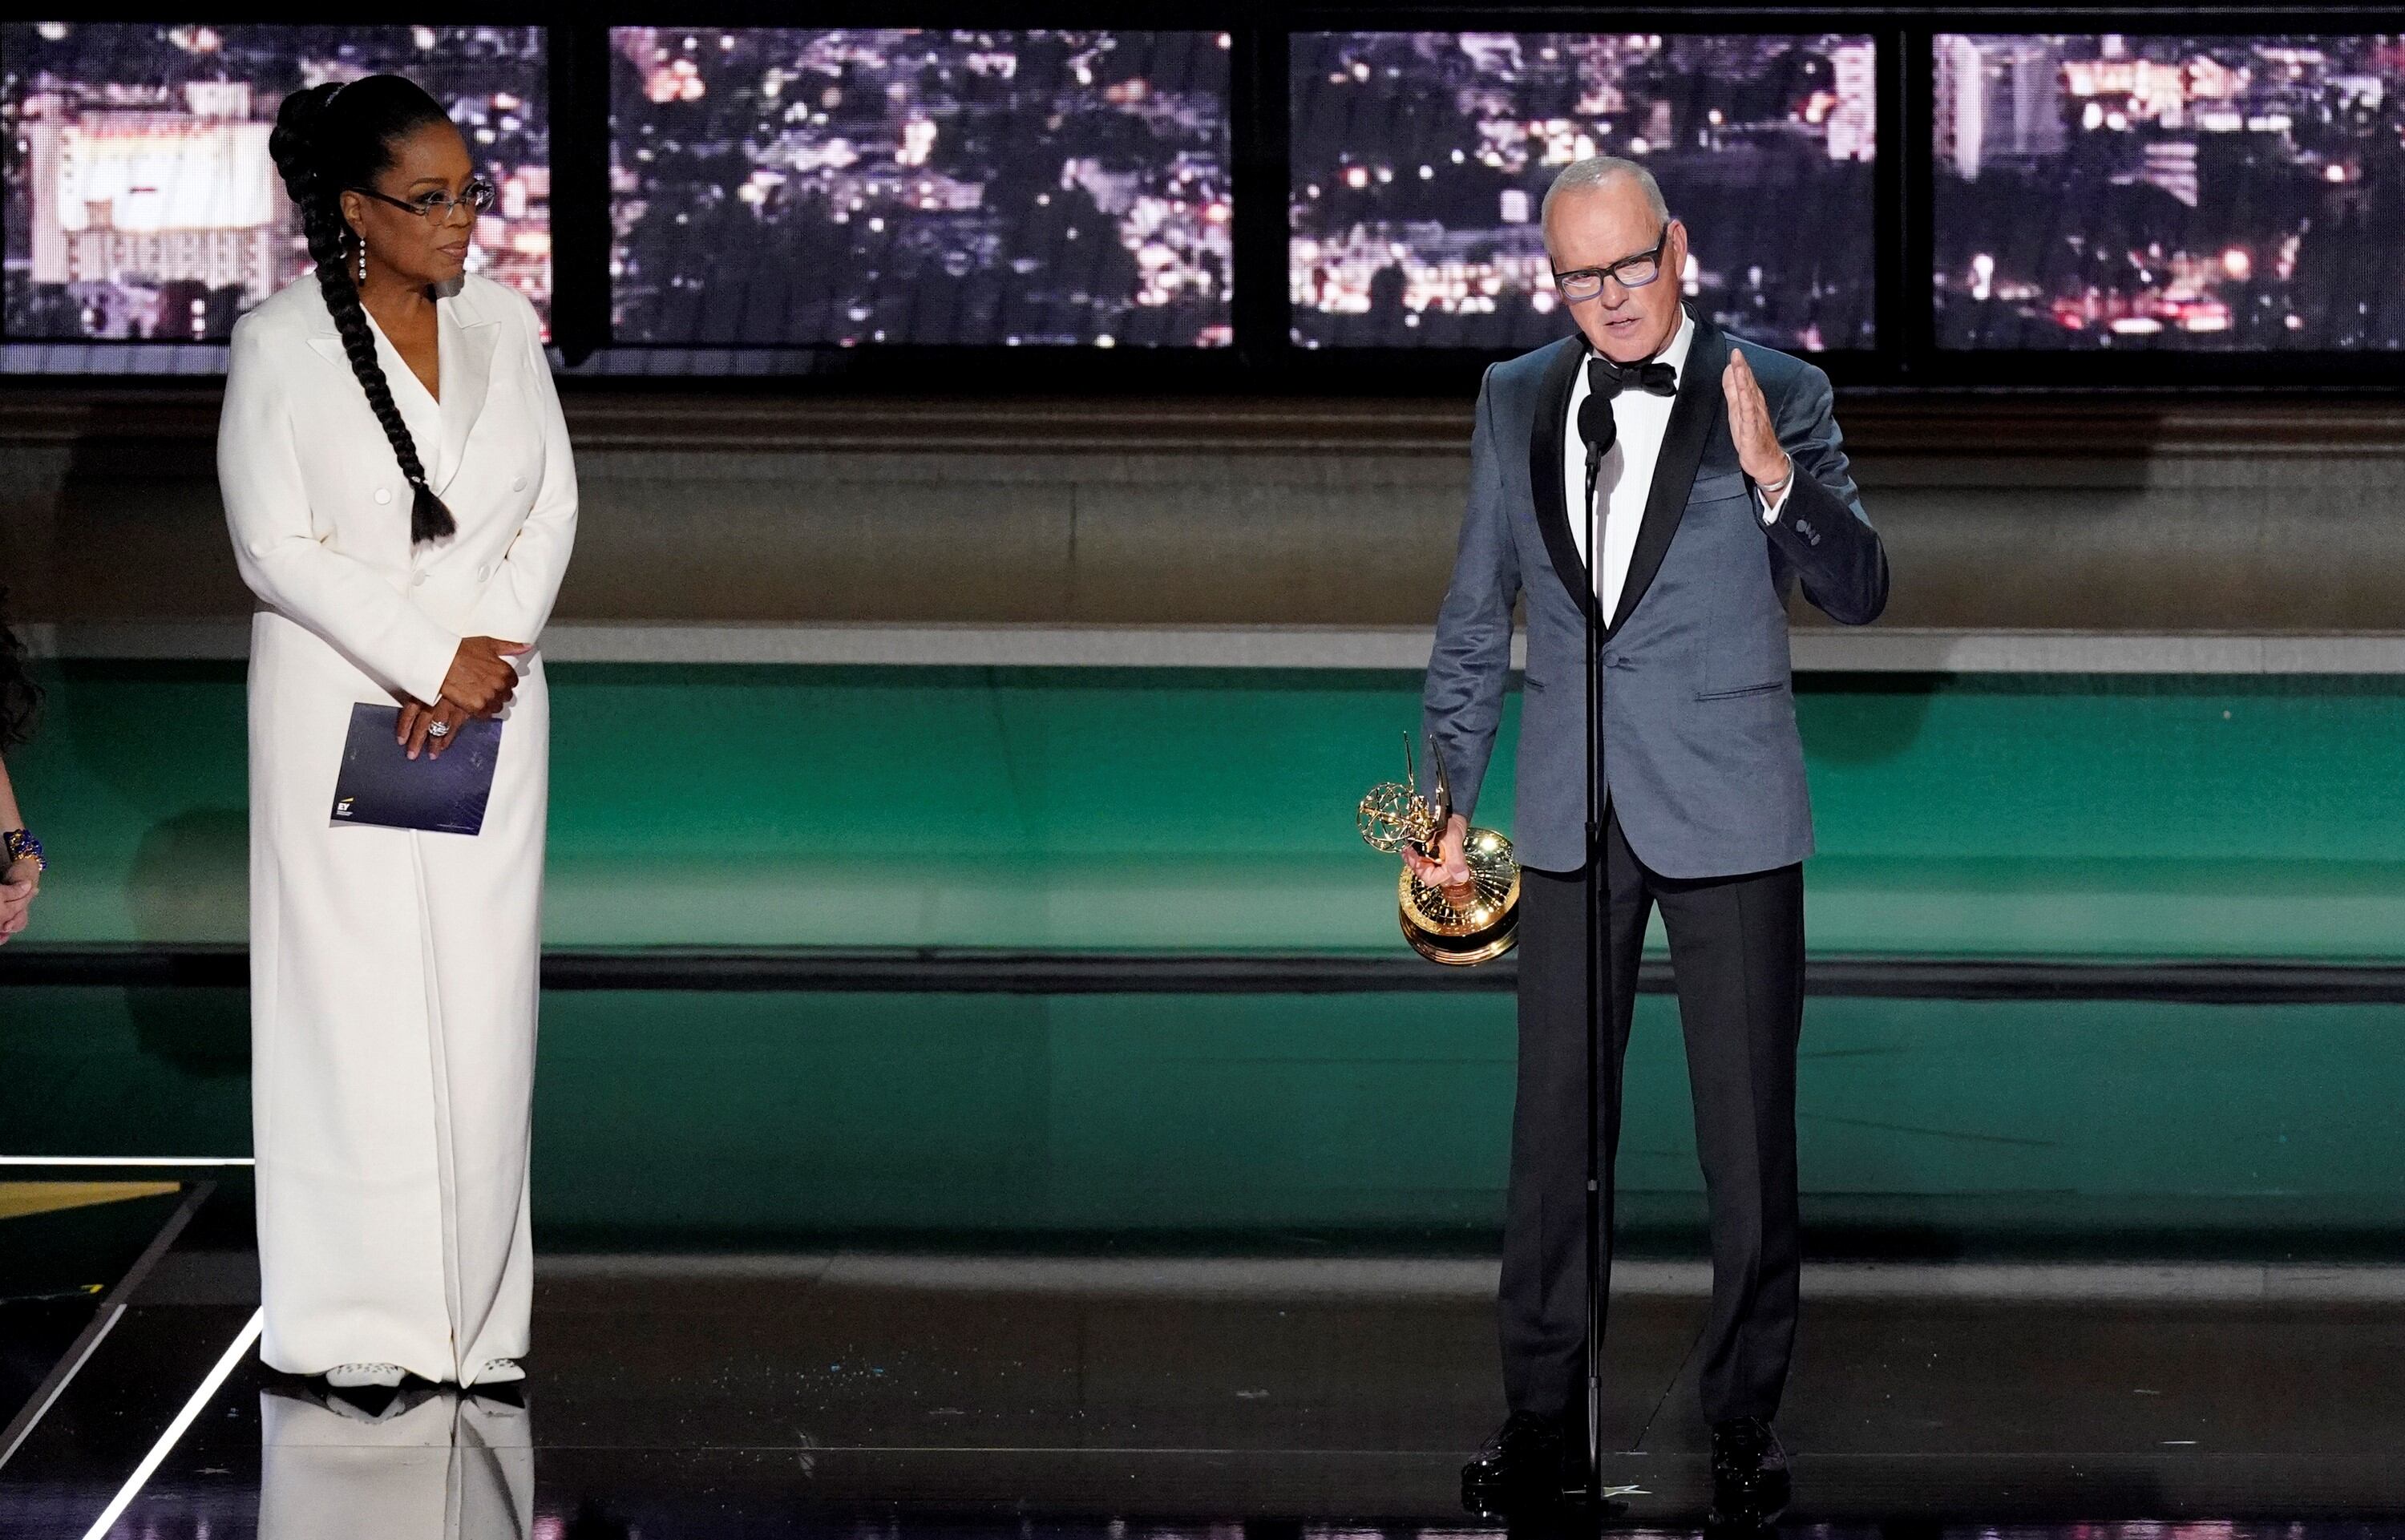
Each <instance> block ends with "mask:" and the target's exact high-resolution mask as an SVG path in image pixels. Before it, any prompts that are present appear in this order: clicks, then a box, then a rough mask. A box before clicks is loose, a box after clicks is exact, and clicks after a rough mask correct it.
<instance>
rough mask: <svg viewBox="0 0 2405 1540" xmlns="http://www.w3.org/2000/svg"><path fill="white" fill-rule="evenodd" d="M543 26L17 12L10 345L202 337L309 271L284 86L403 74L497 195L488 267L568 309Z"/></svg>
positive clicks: (10, 137)
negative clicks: (240, 21)
mask: <svg viewBox="0 0 2405 1540" xmlns="http://www.w3.org/2000/svg"><path fill="white" fill-rule="evenodd" d="M543 57H544V47H543V31H542V29H541V28H540V27H428V26H415V27H413V26H357V25H260V26H204V25H199V24H191V25H169V24H158V25H152V24H147V23H145V24H134V23H128V22H8V23H7V24H5V25H0V72H5V92H0V118H4V119H5V128H6V148H7V165H6V177H5V183H6V188H5V195H6V211H5V222H6V227H7V247H6V251H7V258H6V267H7V336H8V337H9V338H10V339H12V340H35V339H76V338H83V339H111V340H125V341H153V342H204V341H210V340H213V339H220V338H222V337H224V336H225V334H226V333H227V332H228V331H230V330H231V329H232V326H233V322H234V318H235V317H237V316H239V315H241V314H242V312H244V311H245V310H247V309H249V308H250V307H251V306H252V305H255V304H258V303H259V302H260V301H261V300H263V299H265V298H266V297H267V296H268V295H270V294H272V293H274V291H275V290H278V289H280V288H282V287H283V286H284V285H285V284H288V283H289V282H291V281H292V280H293V279H295V278H297V277H299V276H302V275H303V274H305V273H307V272H308V271H309V270H310V264H309V254H308V251H307V249H306V248H305V247H303V245H302V240H301V233H300V223H299V220H298V219H296V218H295V216H294V213H293V209H292V205H291V204H290V203H289V202H288V200H287V199H286V198H285V196H284V188H283V183H282V182H281V180H280V179H279V178H278V177H276V174H275V166H274V162H272V161H270V160H269V159H268V154H267V139H268V134H269V132H270V131H271V130H272V129H273V128H274V122H275V110H276V108H277V106H280V105H281V104H282V102H283V100H284V98H285V96H286V95H287V94H288V92H294V91H297V90H300V89H301V88H302V87H304V86H312V85H316V84H318V83H319V82H321V81H325V80H333V79H353V78H358V77H359V76H363V75H373V74H378V73H383V72H390V73H394V74H399V75H406V76H408V77H409V78H412V79H414V80H415V81H416V82H417V83H418V84H419V85H421V86H424V87H425V88H426V89H427V91H428V92H431V93H432V94H433V96H434V97H435V99H436V100H438V101H440V102H442V103H443V105H444V106H446V107H447V108H448V109H449V111H450V114H451V118H452V120H453V121H454V122H456V123H457V124H458V125H459V128H460V131H461V133H462V134H465V135H466V137H467V141H468V148H469V153H470V154H471V156H473V157H474V158H475V160H476V162H477V163H478V168H479V170H480V171H482V173H483V174H484V175H485V176H486V177H490V178H491V179H492V181H493V183H494V185H495V186H496V187H497V188H499V191H500V196H499V200H498V201H497V202H496V203H495V204H494V205H493V207H492V209H491V211H490V212H489V213H487V214H485V215H484V216H483V217H482V218H480V219H478V220H477V221H476V233H475V244H474V246H473V247H471V251H470V257H469V266H470V270H471V271H472V272H480V273H483V274H484V275H485V276H487V277H491V278H495V279H498V280H499V281H500V282H502V283H506V284H508V285H510V286H511V287H513V288H514V289H516V290H519V291H520V292H522V293H524V294H525V295H526V296H527V298H529V299H531V300H532V301H533V302H534V304H535V306H536V308H537V309H538V310H539V311H541V312H542V313H543V314H544V315H545V316H548V314H549V311H550V303H551V148H550V133H549V125H548V123H547V121H546V120H545V95H546V93H545V90H544V82H543Z"/></svg>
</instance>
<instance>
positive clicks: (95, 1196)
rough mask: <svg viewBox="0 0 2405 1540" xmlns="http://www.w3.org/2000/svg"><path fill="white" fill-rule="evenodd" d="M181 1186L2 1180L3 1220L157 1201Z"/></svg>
mask: <svg viewBox="0 0 2405 1540" xmlns="http://www.w3.org/2000/svg"><path fill="white" fill-rule="evenodd" d="M182 1187H183V1183H181V1182H175V1181H0V1219H22V1218H24V1217H25V1216H26V1215H28V1214H52V1213H56V1212H58V1211H59V1210H60V1209H62V1208H92V1207H94V1206H95V1205H98V1204H103V1203H124V1202H127V1201H129V1200H130V1199H134V1198H155V1197H157V1196H158V1195H159V1194H162V1193H174V1192H179V1191H181V1190H182Z"/></svg>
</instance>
